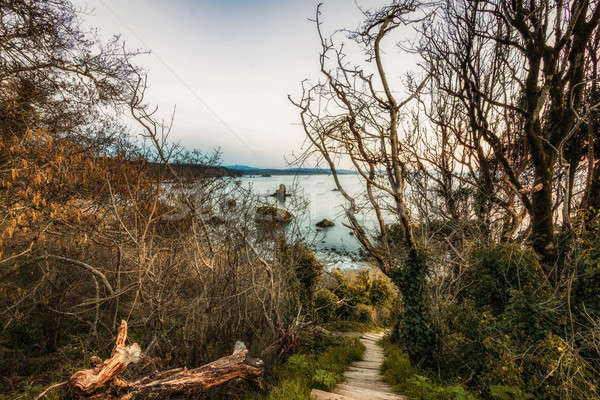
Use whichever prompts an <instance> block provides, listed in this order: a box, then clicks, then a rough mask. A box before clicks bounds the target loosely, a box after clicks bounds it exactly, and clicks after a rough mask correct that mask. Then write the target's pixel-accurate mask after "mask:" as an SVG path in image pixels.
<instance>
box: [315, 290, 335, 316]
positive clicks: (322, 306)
mask: <svg viewBox="0 0 600 400" xmlns="http://www.w3.org/2000/svg"><path fill="white" fill-rule="evenodd" d="M338 301H339V299H338V297H337V296H336V295H335V294H333V293H332V292H331V291H330V290H328V289H320V290H318V291H317V292H316V293H315V296H314V300H313V307H314V310H315V315H316V318H317V320H318V321H320V322H328V321H331V320H333V319H334V318H335V313H336V311H337V309H338V307H339V306H338Z"/></svg>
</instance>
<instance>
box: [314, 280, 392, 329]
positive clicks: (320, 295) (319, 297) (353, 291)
mask: <svg viewBox="0 0 600 400" xmlns="http://www.w3.org/2000/svg"><path fill="white" fill-rule="evenodd" d="M332 276H333V279H334V282H333V284H332V285H331V287H329V288H328V290H327V291H328V292H330V293H332V294H333V295H334V296H335V297H334V296H331V295H330V294H329V293H327V292H325V291H322V290H320V291H318V292H317V294H316V296H315V299H314V303H315V310H316V311H317V316H318V317H319V318H320V321H331V320H338V321H341V320H348V321H356V322H362V323H367V324H372V325H383V326H385V325H389V324H390V322H391V321H392V317H393V314H394V312H393V310H394V308H396V307H397V304H396V302H395V298H394V297H395V296H394V287H393V285H392V283H391V282H390V281H389V279H387V278H386V277H384V276H383V275H381V274H378V273H374V272H373V271H368V270H362V271H359V272H358V273H356V274H352V275H344V274H343V273H342V272H340V271H339V270H336V271H334V272H333V274H332ZM334 299H335V301H336V305H335V307H333V305H332V301H333V300H334ZM340 300H342V301H340ZM328 304H329V305H330V306H327V305H328ZM319 307H323V308H324V310H325V311H324V313H325V314H326V315H327V316H328V317H329V318H330V319H329V320H327V319H325V318H324V315H322V313H319ZM333 308H335V309H334V312H333V313H331V312H329V311H331V310H332V309H333Z"/></svg>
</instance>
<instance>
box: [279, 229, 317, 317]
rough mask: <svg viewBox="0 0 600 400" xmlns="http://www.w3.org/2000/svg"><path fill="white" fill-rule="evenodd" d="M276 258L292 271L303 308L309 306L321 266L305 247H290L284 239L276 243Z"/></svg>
mask: <svg viewBox="0 0 600 400" xmlns="http://www.w3.org/2000/svg"><path fill="white" fill-rule="evenodd" d="M277 257H278V259H279V261H280V263H281V264H283V265H287V266H289V268H290V269H291V270H292V271H293V273H294V278H295V279H296V281H297V284H298V285H297V286H298V292H299V298H300V301H301V303H302V304H303V305H304V306H305V307H306V306H309V305H310V301H311V299H312V297H313V295H314V291H315V286H316V283H317V280H318V279H319V276H320V275H321V272H322V271H323V264H322V263H321V262H320V261H319V260H318V259H317V257H316V256H315V254H314V253H313V252H312V251H311V250H310V249H309V248H308V247H307V246H306V245H304V244H301V243H297V244H294V245H290V244H288V243H287V241H286V240H285V238H282V239H280V240H279V242H278V248H277Z"/></svg>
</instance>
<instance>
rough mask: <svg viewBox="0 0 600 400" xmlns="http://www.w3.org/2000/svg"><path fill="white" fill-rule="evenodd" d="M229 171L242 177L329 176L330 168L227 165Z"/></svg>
mask: <svg viewBox="0 0 600 400" xmlns="http://www.w3.org/2000/svg"><path fill="white" fill-rule="evenodd" d="M225 168H227V169H228V170H231V171H235V172H237V173H240V174H242V175H329V174H331V171H330V170H329V168H284V169H278V168H256V167H250V166H248V165H227V166H225ZM337 172H338V174H342V175H346V174H355V173H356V172H355V171H352V170H349V169H340V170H338V171H337Z"/></svg>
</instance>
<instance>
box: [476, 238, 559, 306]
mask: <svg viewBox="0 0 600 400" xmlns="http://www.w3.org/2000/svg"><path fill="white" fill-rule="evenodd" d="M464 281H465V285H466V287H467V289H466V291H465V294H466V296H467V297H468V298H470V299H471V300H472V301H473V302H474V303H475V305H476V306H477V307H481V308H483V307H490V308H491V310H492V311H493V312H494V313H495V314H496V315H499V314H501V313H502V312H503V311H504V308H505V307H506V306H507V304H508V302H509V300H510V297H511V295H510V292H511V290H517V291H524V292H529V293H535V292H538V291H544V290H549V289H550V288H549V284H548V280H547V278H546V276H545V274H544V272H543V270H542V268H541V266H540V264H539V262H538V260H537V258H536V256H535V253H534V251H533V250H532V249H530V248H523V247H521V246H519V245H517V244H512V243H501V244H491V245H489V246H484V247H479V248H476V249H475V250H473V251H472V252H471V254H470V256H469V271H468V273H467V276H466V278H465V280H464Z"/></svg>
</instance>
